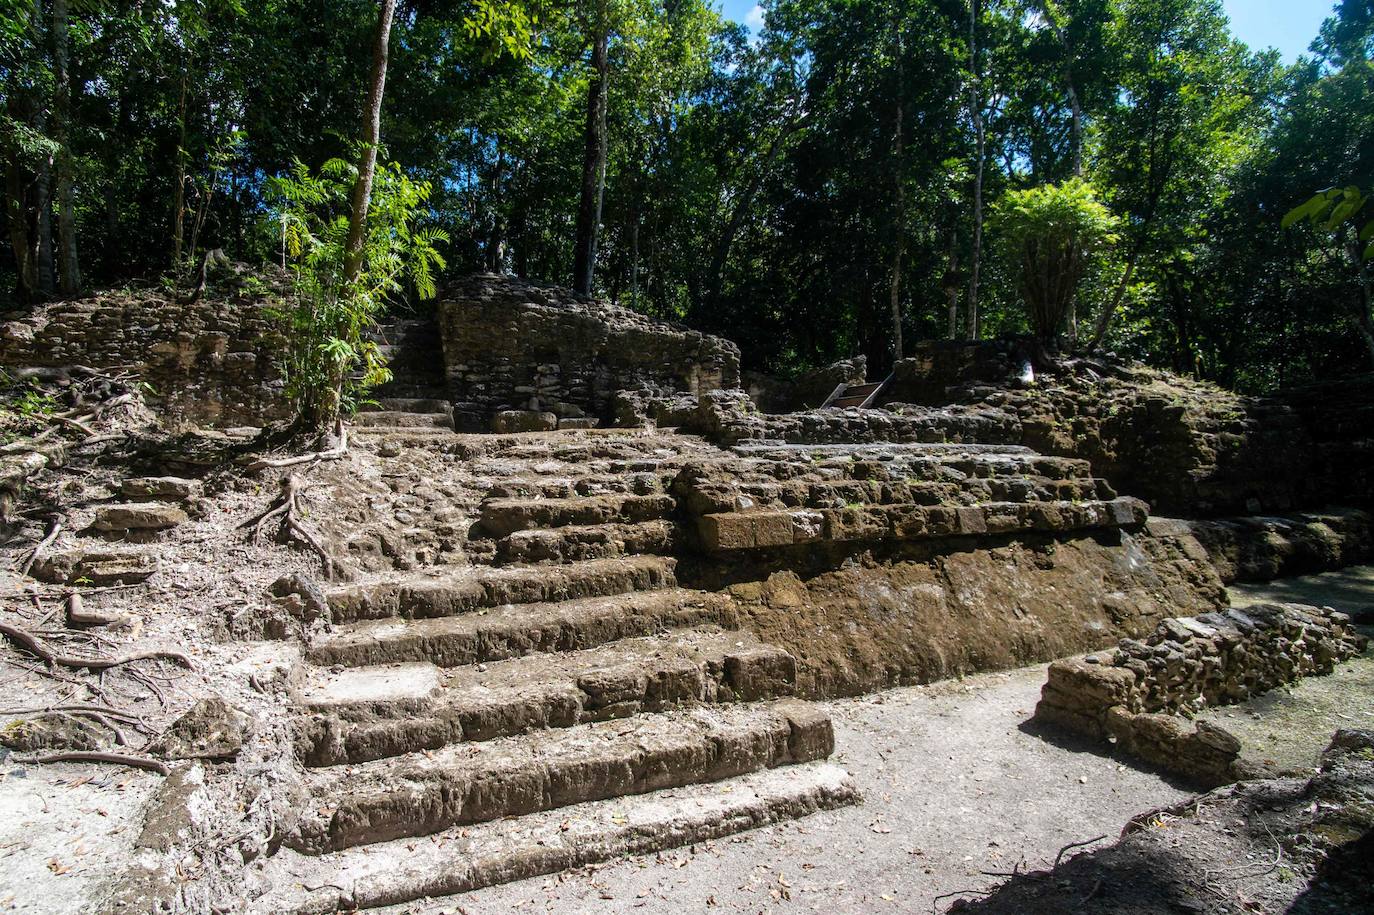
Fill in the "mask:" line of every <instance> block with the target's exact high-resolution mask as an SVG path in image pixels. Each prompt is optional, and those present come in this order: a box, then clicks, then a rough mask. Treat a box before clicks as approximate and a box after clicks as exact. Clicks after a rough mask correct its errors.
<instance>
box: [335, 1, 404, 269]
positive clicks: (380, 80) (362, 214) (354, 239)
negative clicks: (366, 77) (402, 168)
mask: <svg viewBox="0 0 1374 915" xmlns="http://www.w3.org/2000/svg"><path fill="white" fill-rule="evenodd" d="M395 14H396V0H381V9H380V11H379V12H378V16H377V34H376V38H375V40H374V42H373V45H372V80H371V81H370V83H369V84H368V87H367V102H366V104H365V105H364V106H363V129H362V144H363V148H362V155H361V157H360V160H359V162H358V183H357V184H355V185H354V186H353V208H352V212H350V213H349V216H348V243H347V245H346V246H345V248H344V283H345V284H346V285H352V284H353V282H354V281H355V280H357V278H358V274H359V273H360V272H361V271H362V267H363V241H364V230H365V229H366V225H367V207H368V204H369V203H370V202H371V200H372V177H373V175H374V174H375V173H376V171H377V146H378V144H379V142H380V141H381V133H382V93H383V92H384V91H385V89H386V61H387V48H388V46H389V45H390V43H391V20H392V17H393V16H395Z"/></svg>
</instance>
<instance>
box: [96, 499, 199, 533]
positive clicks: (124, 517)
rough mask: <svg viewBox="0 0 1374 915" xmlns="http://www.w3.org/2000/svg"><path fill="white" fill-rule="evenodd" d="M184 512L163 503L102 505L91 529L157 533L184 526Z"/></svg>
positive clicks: (97, 510) (185, 517)
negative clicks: (180, 525)
mask: <svg viewBox="0 0 1374 915" xmlns="http://www.w3.org/2000/svg"><path fill="white" fill-rule="evenodd" d="M188 520H190V519H189V518H187V516H186V512H184V511H182V510H181V509H180V508H177V507H176V506H174V505H167V504H165V503H163V502H137V503H129V504H125V505H104V506H101V507H100V508H98V509H96V513H95V521H94V522H93V523H92V524H91V527H92V528H94V529H95V530H97V531H107V532H116V531H158V530H166V529H167V528H171V527H176V526H177V525H179V524H185V523H186V522H187V521H188Z"/></svg>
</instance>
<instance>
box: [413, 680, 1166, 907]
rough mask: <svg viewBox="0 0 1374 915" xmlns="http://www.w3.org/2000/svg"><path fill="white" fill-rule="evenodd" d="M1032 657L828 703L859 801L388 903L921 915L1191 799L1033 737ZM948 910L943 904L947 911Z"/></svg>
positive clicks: (840, 758) (1035, 686)
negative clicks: (620, 857)
mask: <svg viewBox="0 0 1374 915" xmlns="http://www.w3.org/2000/svg"><path fill="white" fill-rule="evenodd" d="M1044 681H1045V667H1044V665H1038V666H1035V667H1028V668H1024V669H1022V670H1017V671H1013V672H1011V673H1005V674H986V675H981V676H977V677H972V678H969V679H966V680H964V681H962V682H958V681H952V682H946V683H940V684H936V685H933V686H926V687H913V688H909V689H898V690H892V691H890V692H886V693H882V694H878V695H874V696H868V697H865V698H862V699H853V700H842V701H836V702H831V703H827V706H828V708H829V710H830V712H831V714H832V716H833V717H834V720H835V726H836V735H835V737H836V745H837V751H836V755H835V760H836V761H837V762H839V763H840V764H841V765H844V766H846V767H847V768H848V769H849V770H850V771H851V772H852V773H853V774H854V776H855V778H856V780H857V781H858V783H859V785H860V787H861V788H862V790H863V792H864V795H865V798H866V802H865V803H864V805H862V806H860V807H853V808H849V809H846V810H840V811H836V812H831V813H822V814H818V815H816V816H812V817H809V818H807V819H805V820H802V821H799V822H795V823H788V824H785V825H781V826H776V827H770V828H767V829H762V830H758V831H755V832H752V833H748V834H745V835H742V836H738V837H735V838H733V839H730V840H726V841H723V842H716V843H712V844H708V845H705V846H699V847H698V848H696V849H695V851H691V850H687V849H681V850H678V851H674V852H667V853H664V854H661V855H658V856H652V857H645V858H637V859H631V860H626V861H619V862H615V863H612V864H609V865H606V866H604V867H601V868H598V869H596V870H593V871H590V872H589V871H579V872H574V873H572V874H565V875H562V877H552V878H537V879H533V880H526V881H522V882H520V883H514V884H508V885H506V886H501V887H493V888H491V889H488V890H482V891H479V892H476V893H471V894H468V895H466V896H463V897H461V899H450V900H441V901H436V902H433V903H429V904H427V905H417V904H412V905H410V906H408V907H398V908H397V909H395V910H394V911H395V912H397V913H399V912H414V913H425V915H437V913H441V912H445V913H456V912H467V913H488V912H490V913H495V912H508V911H549V912H560V913H573V912H620V911H626V912H632V911H645V912H670V911H676V912H716V911H719V912H763V911H794V910H795V911H823V912H871V911H878V912H882V911H891V912H930V911H931V906H932V902H933V901H934V900H935V898H936V897H937V896H939V895H941V894H944V893H949V892H953V891H955V890H960V889H967V888H982V887H987V886H990V885H993V884H996V883H998V882H1000V881H999V880H998V879H997V878H996V877H990V876H985V875H983V874H981V873H980V872H981V871H1010V870H1012V869H1013V868H1014V867H1016V866H1018V864H1020V866H1021V868H1022V869H1025V867H1026V866H1035V867H1043V866H1045V865H1047V864H1048V863H1050V862H1051V861H1052V860H1053V859H1054V856H1055V854H1056V853H1057V852H1058V850H1059V849H1060V848H1061V847H1062V846H1064V845H1065V844H1067V843H1070V842H1078V841H1083V840H1085V839H1092V838H1094V837H1096V836H1100V835H1103V834H1104V833H1105V834H1109V835H1110V836H1111V837H1112V838H1115V836H1116V835H1117V833H1118V832H1119V831H1120V829H1121V827H1122V825H1123V824H1124V823H1125V822H1126V820H1128V819H1129V818H1130V817H1131V816H1133V815H1134V814H1136V813H1139V812H1140V811H1142V810H1145V809H1148V808H1150V807H1154V806H1159V805H1163V804H1168V803H1173V802H1175V801H1177V800H1180V799H1182V798H1184V797H1186V796H1187V792H1185V791H1182V790H1180V789H1179V788H1176V787H1173V786H1171V785H1169V784H1167V783H1166V782H1164V781H1163V780H1161V779H1160V778H1159V777H1158V776H1155V775H1151V774H1147V773H1144V772H1140V771H1137V770H1134V769H1131V768H1128V767H1126V766H1123V765H1120V764H1119V763H1117V762H1116V761H1115V760H1112V759H1109V758H1106V757H1103V756H1099V755H1096V754H1093V753H1088V752H1074V751H1073V750H1070V749H1065V748H1063V747H1060V746H1056V745H1055V744H1052V743H1048V742H1046V741H1044V740H1042V739H1041V738H1039V737H1036V736H1033V735H1031V734H1028V733H1026V732H1024V731H1022V730H1021V729H1020V726H1021V725H1022V723H1023V722H1025V721H1026V719H1027V718H1029V717H1030V714H1031V712H1032V711H1033V710H1034V707H1035V702H1036V699H1037V698H1038V696H1039V692H1040V686H1041V684H1043V683H1044ZM940 908H941V909H943V905H941V906H940Z"/></svg>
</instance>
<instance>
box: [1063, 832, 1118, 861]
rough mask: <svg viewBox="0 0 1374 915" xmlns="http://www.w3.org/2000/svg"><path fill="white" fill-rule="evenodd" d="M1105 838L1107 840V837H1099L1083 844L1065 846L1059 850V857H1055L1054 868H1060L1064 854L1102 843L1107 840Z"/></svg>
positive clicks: (1073, 843) (1071, 843) (1075, 843)
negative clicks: (1071, 850) (1095, 843)
mask: <svg viewBox="0 0 1374 915" xmlns="http://www.w3.org/2000/svg"><path fill="white" fill-rule="evenodd" d="M1105 838H1107V837H1106V836H1098V837H1097V838H1095V839H1087V840H1085V841H1083V842H1070V843H1069V844H1068V845H1065V846H1064V847H1063V848H1061V849H1059V854H1057V855H1055V856H1054V865H1053V866H1054V867H1058V866H1059V862H1060V861H1061V860H1062V859H1063V857H1064V853H1065V852H1066V851H1069V850H1070V849H1074V848H1082V847H1083V846H1084V845H1092V844H1093V843H1094V842H1101V841H1102V840H1103V839H1105Z"/></svg>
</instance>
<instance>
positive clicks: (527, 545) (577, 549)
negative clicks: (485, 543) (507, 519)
mask: <svg viewBox="0 0 1374 915" xmlns="http://www.w3.org/2000/svg"><path fill="white" fill-rule="evenodd" d="M678 539H679V537H678V532H677V525H675V524H674V523H673V522H671V521H663V520H659V521H641V522H639V523H637V524H593V525H585V526H584V525H572V526H569V527H556V528H551V529H548V530H534V531H516V532H515V533H513V534H511V535H510V536H508V537H504V538H502V539H501V540H500V541H498V542H497V544H496V559H497V561H498V562H504V563H510V562H527V563H528V562H579V561H581V560H585V559H614V558H616V557H619V556H633V555H637V554H640V553H659V554H670V553H671V552H672V551H673V546H674V545H675V543H676V542H677V541H678Z"/></svg>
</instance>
